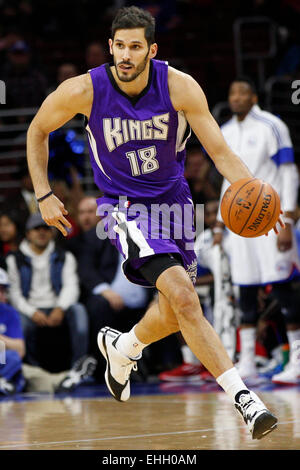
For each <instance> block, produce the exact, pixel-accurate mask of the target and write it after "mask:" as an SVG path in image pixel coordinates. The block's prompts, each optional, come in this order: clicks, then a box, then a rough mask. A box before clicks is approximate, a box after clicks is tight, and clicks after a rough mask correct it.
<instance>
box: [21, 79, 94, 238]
mask: <svg viewBox="0 0 300 470" xmlns="http://www.w3.org/2000/svg"><path fill="white" fill-rule="evenodd" d="M92 95H93V87H92V84H91V79H90V75H89V74H86V75H80V76H78V77H74V78H71V79H69V80H66V81H65V82H63V83H62V84H61V85H60V86H59V87H58V88H57V89H56V90H55V91H54V92H53V93H51V94H50V95H49V96H48V97H47V98H46V99H45V101H44V102H43V104H42V106H41V107H40V109H39V111H38V112H37V114H36V115H35V117H34V119H33V120H32V122H31V124H30V126H29V129H28V133H27V161H28V168H29V171H30V175H31V179H32V183H33V187H34V190H35V195H36V197H37V198H38V199H39V198H41V197H43V196H44V195H46V194H47V193H49V192H50V191H51V188H50V184H49V181H48V155H49V150H48V137H49V134H50V133H51V132H53V131H54V130H56V129H58V128H59V127H61V126H63V125H64V124H65V123H66V122H68V121H70V119H72V118H73V117H74V116H75V115H76V114H78V113H82V114H85V115H89V112H90V108H91V103H92V99H93V96H92ZM39 207H40V211H41V214H42V217H43V219H44V220H45V222H46V223H47V224H48V225H53V226H55V227H57V228H58V229H59V230H60V231H61V232H62V234H63V235H67V231H66V229H65V228H64V226H67V227H70V223H69V222H68V221H67V219H66V218H65V217H64V215H66V214H67V211H66V209H65V208H64V205H63V203H62V202H61V201H59V199H57V198H56V196H54V195H52V196H50V197H48V198H46V199H44V200H43V201H42V202H40V204H39Z"/></svg>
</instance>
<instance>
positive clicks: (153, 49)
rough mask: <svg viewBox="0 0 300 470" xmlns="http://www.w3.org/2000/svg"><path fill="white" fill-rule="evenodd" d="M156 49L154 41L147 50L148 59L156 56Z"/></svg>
mask: <svg viewBox="0 0 300 470" xmlns="http://www.w3.org/2000/svg"><path fill="white" fill-rule="evenodd" d="M157 49H158V46H157V44H156V42H155V43H153V44H151V46H150V50H149V58H150V59H153V58H154V57H155V56H156V54H157Z"/></svg>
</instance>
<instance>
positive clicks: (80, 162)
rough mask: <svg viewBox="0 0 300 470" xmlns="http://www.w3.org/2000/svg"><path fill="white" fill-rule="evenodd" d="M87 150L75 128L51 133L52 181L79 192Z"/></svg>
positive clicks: (50, 163) (80, 118) (50, 173)
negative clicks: (64, 183)
mask: <svg viewBox="0 0 300 470" xmlns="http://www.w3.org/2000/svg"><path fill="white" fill-rule="evenodd" d="M77 117H78V120H82V115H79V114H78V115H77ZM77 122H78V121H77ZM85 148H86V141H85V139H84V138H83V137H82V135H80V133H79V132H78V131H77V130H76V129H75V128H60V129H57V130H56V131H54V132H51V134H50V135H49V167H48V168H49V179H50V181H52V180H62V181H65V182H66V183H67V185H68V187H70V188H71V187H73V188H74V190H75V189H76V190H79V189H80V181H79V180H80V178H81V177H82V176H84V174H85V165H84V164H85ZM75 170H76V172H75ZM74 196H75V195H74ZM81 196H82V194H81ZM77 201H78V200H77Z"/></svg>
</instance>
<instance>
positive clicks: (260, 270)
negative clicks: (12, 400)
mask: <svg viewBox="0 0 300 470" xmlns="http://www.w3.org/2000/svg"><path fill="white" fill-rule="evenodd" d="M257 100H258V98H257V94H256V90H255V86H254V84H253V83H252V81H251V80H249V79H247V78H245V77H240V78H237V79H236V80H235V81H234V82H233V83H232V84H231V86H230V88H229V106H230V108H231V111H232V112H233V117H232V119H230V120H229V121H228V122H227V123H225V124H224V125H223V126H222V132H223V135H224V137H225V140H226V142H227V144H228V145H229V146H230V147H231V148H232V149H233V150H234V151H236V152H239V154H240V155H241V156H242V157H241V158H242V160H243V161H244V163H245V164H246V165H247V166H248V168H249V169H250V170H251V172H252V173H253V174H254V175H255V176H256V177H257V178H261V179H263V180H265V181H267V182H268V183H270V184H271V185H272V186H273V187H274V188H275V189H276V190H277V192H278V194H279V196H280V199H281V207H282V209H283V211H284V213H283V219H284V221H285V225H286V228H285V229H282V228H281V229H280V231H279V234H278V236H277V237H276V236H275V235H274V234H273V233H272V232H270V233H269V236H268V237H264V236H262V237H257V238H243V237H239V236H237V235H235V234H234V233H232V232H230V237H229V238H230V240H229V247H231V248H229V249H230V258H231V271H232V279H233V282H234V283H235V284H237V285H239V286H240V289H239V290H240V309H241V312H242V317H241V357H240V361H239V364H238V366H237V367H238V370H239V372H240V375H241V377H242V378H244V379H247V378H250V377H252V376H255V375H256V374H257V368H256V364H255V340H256V323H257V320H258V300H257V294H258V289H259V286H260V285H265V284H270V283H271V284H272V286H273V287H272V291H273V293H274V296H275V297H276V298H277V300H278V302H279V304H280V305H281V307H282V311H283V312H284V313H285V319H286V323H287V330H288V331H287V335H288V339H289V344H290V350H291V354H290V362H289V363H288V364H287V365H286V368H285V370H284V371H283V372H281V373H279V374H276V375H275V376H273V378H272V380H273V381H274V382H279V383H299V382H300V364H299V360H298V361H297V354H298V348H297V346H298V345H299V344H300V314H299V295H298V293H297V292H296V291H295V290H294V289H293V287H292V284H291V280H292V279H293V278H294V277H295V276H296V275H299V269H300V261H299V258H298V252H297V244H296V241H295V236H294V234H293V224H294V220H295V209H296V207H297V195H298V170H297V167H296V165H295V163H294V152H293V147H292V142H291V138H290V134H289V130H288V128H287V126H286V124H285V123H284V122H283V121H282V120H281V119H279V118H278V117H277V116H274V115H273V114H271V113H269V112H266V111H263V110H262V109H261V108H260V107H259V106H258V104H257ZM228 186H229V182H228V181H226V180H224V182H223V186H222V190H221V197H222V195H223V193H224V191H225V190H226V189H227V187H228ZM218 220H219V222H218V225H219V226H221V227H222V226H223V223H222V219H221V216H220V214H219V215H218ZM220 237H221V235H220V233H217V234H216V235H215V242H216V241H220V239H221V238H220ZM227 246H228V245H227Z"/></svg>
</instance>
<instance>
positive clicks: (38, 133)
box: [27, 116, 48, 142]
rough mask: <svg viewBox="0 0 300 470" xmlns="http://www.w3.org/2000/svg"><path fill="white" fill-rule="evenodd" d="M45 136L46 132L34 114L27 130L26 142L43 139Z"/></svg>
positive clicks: (46, 135) (46, 136)
mask: <svg viewBox="0 0 300 470" xmlns="http://www.w3.org/2000/svg"><path fill="white" fill-rule="evenodd" d="M47 138H48V133H47V132H45V131H44V130H43V128H42V126H41V125H40V122H39V120H38V119H37V116H35V117H34V118H33V120H32V121H31V123H30V125H29V128H28V130H27V142H30V141H32V140H39V141H44V140H46V139H47Z"/></svg>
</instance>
